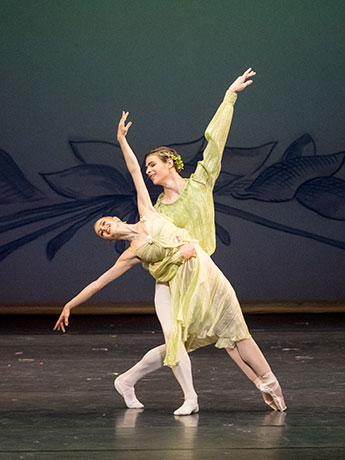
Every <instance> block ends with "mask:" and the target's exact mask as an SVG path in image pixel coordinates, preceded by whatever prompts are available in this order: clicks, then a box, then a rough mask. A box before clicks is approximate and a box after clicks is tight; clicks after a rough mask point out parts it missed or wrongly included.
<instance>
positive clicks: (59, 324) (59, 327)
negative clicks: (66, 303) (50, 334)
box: [53, 307, 71, 332]
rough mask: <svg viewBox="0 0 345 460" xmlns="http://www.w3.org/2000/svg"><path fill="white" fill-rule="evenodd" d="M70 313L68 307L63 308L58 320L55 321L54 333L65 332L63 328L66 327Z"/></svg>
mask: <svg viewBox="0 0 345 460" xmlns="http://www.w3.org/2000/svg"><path fill="white" fill-rule="evenodd" d="M70 313H71V310H70V309H69V308H68V307H64V309H63V310H62V312H61V315H60V317H59V319H58V320H57V321H56V324H55V326H54V329H53V330H54V331H62V332H66V330H65V327H67V326H68V318H69V315H70Z"/></svg>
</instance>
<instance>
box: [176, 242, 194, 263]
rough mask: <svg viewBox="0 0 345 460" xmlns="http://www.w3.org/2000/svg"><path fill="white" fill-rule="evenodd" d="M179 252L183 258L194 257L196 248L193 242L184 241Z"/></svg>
mask: <svg viewBox="0 0 345 460" xmlns="http://www.w3.org/2000/svg"><path fill="white" fill-rule="evenodd" d="M180 254H181V256H182V257H183V259H186V260H188V259H191V258H192V257H196V250H195V246H194V244H193V243H186V244H184V245H183V246H181V247H180Z"/></svg>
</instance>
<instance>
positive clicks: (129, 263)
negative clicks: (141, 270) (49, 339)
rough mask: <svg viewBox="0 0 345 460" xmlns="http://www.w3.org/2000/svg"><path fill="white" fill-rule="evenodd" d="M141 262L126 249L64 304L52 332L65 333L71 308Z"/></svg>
mask: <svg viewBox="0 0 345 460" xmlns="http://www.w3.org/2000/svg"><path fill="white" fill-rule="evenodd" d="M139 262H141V260H140V259H139V258H138V257H136V256H135V255H134V254H133V252H132V251H130V250H129V249H127V250H126V251H125V252H123V253H122V254H121V256H120V257H119V258H118V259H117V261H116V262H115V264H114V265H113V266H112V267H111V268H109V270H107V271H106V272H105V273H103V275H101V276H100V277H99V278H98V279H97V280H95V281H93V282H92V283H90V284H88V285H87V286H86V287H85V288H84V289H83V290H82V291H80V292H79V294H77V295H76V296H75V297H73V299H72V300H70V301H69V302H67V303H66V305H65V306H64V308H63V310H62V312H61V315H60V317H59V319H58V320H57V322H56V324H55V326H54V331H60V330H62V331H63V332H65V327H66V326H68V319H69V316H70V312H71V309H72V308H75V307H77V306H78V305H81V304H82V303H84V302H86V301H87V300H88V299H90V297H92V296H93V295H94V294H96V292H98V291H100V290H101V289H103V288H104V286H106V285H107V284H109V283H110V282H111V281H114V280H115V279H116V278H119V277H120V276H121V275H123V274H124V273H125V272H126V271H127V270H129V269H130V268H131V267H133V265H135V264H138V263H139Z"/></svg>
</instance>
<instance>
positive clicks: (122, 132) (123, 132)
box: [117, 111, 132, 142]
mask: <svg viewBox="0 0 345 460" xmlns="http://www.w3.org/2000/svg"><path fill="white" fill-rule="evenodd" d="M128 115H129V112H124V111H122V117H121V119H120V121H119V125H118V127H117V140H118V141H119V142H120V141H121V139H124V138H125V137H126V136H127V133H128V130H129V128H130V127H131V126H132V122H131V121H130V122H129V123H127V125H126V120H127V117H128Z"/></svg>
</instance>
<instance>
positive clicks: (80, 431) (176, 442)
mask: <svg viewBox="0 0 345 460" xmlns="http://www.w3.org/2000/svg"><path fill="white" fill-rule="evenodd" d="M246 319H247V322H248V324H249V326H250V329H251V332H252V333H253V336H254V338H255V339H256V341H257V342H258V344H259V345H260V347H261V348H262V350H263V352H264V353H265V355H266V357H267V359H268V361H269V362H270V364H271V366H272V369H273V371H274V372H275V373H276V374H277V376H278V377H279V379H280V383H281V385H282V387H283V390H284V392H285V399H286V403H287V405H288V410H287V412H286V413H276V412H273V411H271V410H270V409H269V408H268V406H266V405H265V404H264V402H263V400H262V397H261V395H260V394H259V392H258V391H257V390H256V389H255V387H254V386H253V385H252V384H251V383H250V382H249V381H248V380H247V379H246V377H245V376H244V375H243V374H242V373H241V372H240V371H239V370H238V369H237V367H236V366H235V365H234V364H233V362H232V361H231V360H230V359H229V358H228V357H227V354H226V353H225V351H223V350H217V349H215V348H214V347H212V346H210V347H207V348H203V349H201V350H197V351H196V352H194V353H192V355H191V357H192V364H193V373H194V381H195V387H196V389H197V391H198V393H199V402H200V412H199V414H196V415H193V416H189V417H175V416H174V415H173V414H172V412H173V411H174V409H176V408H177V407H178V406H179V405H180V404H181V403H182V395H181V392H180V390H179V387H178V385H177V383H176V381H175V379H174V378H173V376H172V374H171V371H170V370H169V369H167V368H165V369H162V370H160V371H158V372H155V373H153V374H151V375H149V376H147V377H146V378H145V379H143V380H142V381H141V382H140V383H139V384H138V385H137V395H138V397H139V399H140V400H141V401H142V402H144V403H145V410H130V409H126V408H125V407H124V403H123V401H122V399H121V397H120V396H119V395H118V394H117V393H116V392H115V391H114V389H113V380H114V377H115V376H116V375H117V374H119V373H121V372H123V371H124V370H126V369H127V368H128V367H129V366H130V365H132V364H134V363H135V362H136V361H137V360H139V358H140V357H141V356H142V355H143V354H144V353H145V351H147V350H149V349H150V348H151V347H153V346H156V345H159V344H160V343H161V342H162V336H161V333H160V332H159V326H158V324H157V321H156V319H155V318H154V317H153V316H136V317H126V316H103V317H82V316H76V315H75V316H73V317H72V321H71V326H70V328H69V332H68V334H66V335H62V334H58V333H54V332H52V330H51V327H52V325H53V323H54V322H55V320H56V318H53V317H51V316H50V317H49V316H46V317H36V316H26V317H24V316H22V317H18V316H12V317H11V316H0V331H1V336H0V341H1V345H0V347H1V358H0V366H1V371H0V372H1V374H0V375H1V380H0V388H1V402H0V423H1V431H0V459H1V460H5V459H6V460H12V459H25V460H27V459H37V460H42V459H49V460H56V459H65V460H69V459H81V460H83V459H95V460H100V459H102V460H108V459H109V460H110V459H124V460H132V459H138V460H141V459H162V460H165V459H167V460H170V459H174V460H175V459H176V460H177V459H179V460H187V459H188V460H190V459H193V460H194V459H195V460H196V459H198V460H206V459H207V460H209V459H211V460H218V459H225V458H229V459H230V458H231V459H236V460H243V459H259V460H261V459H264V460H273V459H274V460H280V459H294V460H296V459H303V460H311V459H313V460H315V459H344V458H345V416H344V411H345V392H344V390H345V366H344V352H345V334H344V332H345V315H344V314H328V315H325V314H324V315H313V314H309V315H262V316H255V315H248V316H247V317H246Z"/></svg>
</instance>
